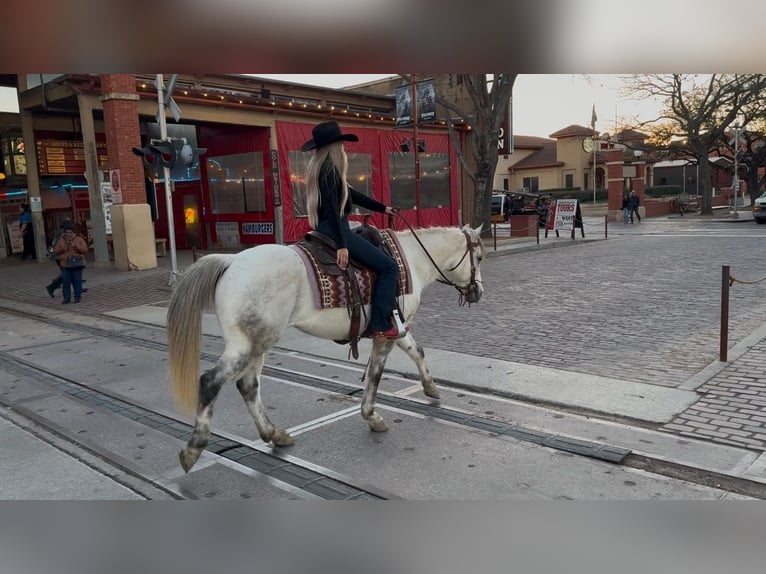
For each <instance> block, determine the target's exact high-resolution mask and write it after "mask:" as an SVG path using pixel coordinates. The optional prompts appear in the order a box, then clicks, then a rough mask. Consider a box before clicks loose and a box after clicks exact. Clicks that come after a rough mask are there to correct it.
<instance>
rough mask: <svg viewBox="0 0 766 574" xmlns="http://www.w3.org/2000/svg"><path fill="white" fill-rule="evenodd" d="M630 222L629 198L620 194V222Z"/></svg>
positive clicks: (624, 194) (625, 194)
mask: <svg viewBox="0 0 766 574" xmlns="http://www.w3.org/2000/svg"><path fill="white" fill-rule="evenodd" d="M628 221H630V197H629V196H628V194H627V193H623V194H622V222H623V223H628Z"/></svg>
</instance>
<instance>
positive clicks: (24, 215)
mask: <svg viewBox="0 0 766 574" xmlns="http://www.w3.org/2000/svg"><path fill="white" fill-rule="evenodd" d="M19 227H20V228H21V239H22V241H23V245H24V249H23V250H22V252H21V260H22V261H24V260H25V259H26V258H27V257H29V258H30V259H34V258H35V257H36V255H37V254H36V253H35V231H34V228H33V227H32V212H31V211H30V209H29V204H28V203H22V204H21V214H20V215H19Z"/></svg>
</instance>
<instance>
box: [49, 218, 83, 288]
mask: <svg viewBox="0 0 766 574" xmlns="http://www.w3.org/2000/svg"><path fill="white" fill-rule="evenodd" d="M68 226H72V222H71V221H69V220H68V219H67V220H65V221H62V222H61V225H59V228H58V229H57V230H56V233H54V234H53V240H52V241H51V244H50V246H49V247H48V259H50V260H51V261H53V263H54V264H55V265H56V277H55V278H54V279H53V280H52V281H51V282H50V283H49V284H48V285H46V286H45V290H46V291H47V292H48V295H50V296H51V298H53V296H54V293H55V292H56V289H58V288H59V287H61V285H62V284H63V283H64V278H63V277H62V276H61V256H60V255H59V254H58V253H56V244H57V243H58V242H59V240H60V239H61V238H62V237H63V236H64V230H65V229H66V228H67V227H68ZM72 227H73V226H72ZM82 282H83V283H85V279H83V280H82ZM87 291H88V290H87V289H85V288H84V287H83V289H82V293H85V292H87Z"/></svg>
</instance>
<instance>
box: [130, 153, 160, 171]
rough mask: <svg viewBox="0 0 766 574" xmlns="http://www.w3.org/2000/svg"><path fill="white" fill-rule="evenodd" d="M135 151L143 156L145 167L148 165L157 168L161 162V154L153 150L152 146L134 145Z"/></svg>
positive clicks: (142, 160) (150, 167)
mask: <svg viewBox="0 0 766 574" xmlns="http://www.w3.org/2000/svg"><path fill="white" fill-rule="evenodd" d="M133 153H134V154H136V155H137V156H140V157H141V162H142V163H143V164H144V167H148V168H149V169H152V170H154V169H157V165H158V164H159V154H157V153H156V152H154V151H152V150H151V148H148V147H134V148H133Z"/></svg>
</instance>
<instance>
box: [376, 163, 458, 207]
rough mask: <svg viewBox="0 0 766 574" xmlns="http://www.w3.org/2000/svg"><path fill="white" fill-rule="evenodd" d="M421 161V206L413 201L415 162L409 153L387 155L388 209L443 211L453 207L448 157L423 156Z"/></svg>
mask: <svg viewBox="0 0 766 574" xmlns="http://www.w3.org/2000/svg"><path fill="white" fill-rule="evenodd" d="M418 158H419V160H420V205H419V206H417V202H416V200H415V159H414V157H413V154H412V153H400V152H399V153H397V152H392V153H390V154H389V166H390V168H391V171H390V174H389V179H390V184H391V205H392V206H393V207H398V208H400V209H414V208H415V207H416V206H417V207H418V208H419V209H427V208H432V207H433V208H444V207H450V206H451V205H452V195H451V193H450V173H449V154H446V153H424V154H420V155H419V156H418Z"/></svg>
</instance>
